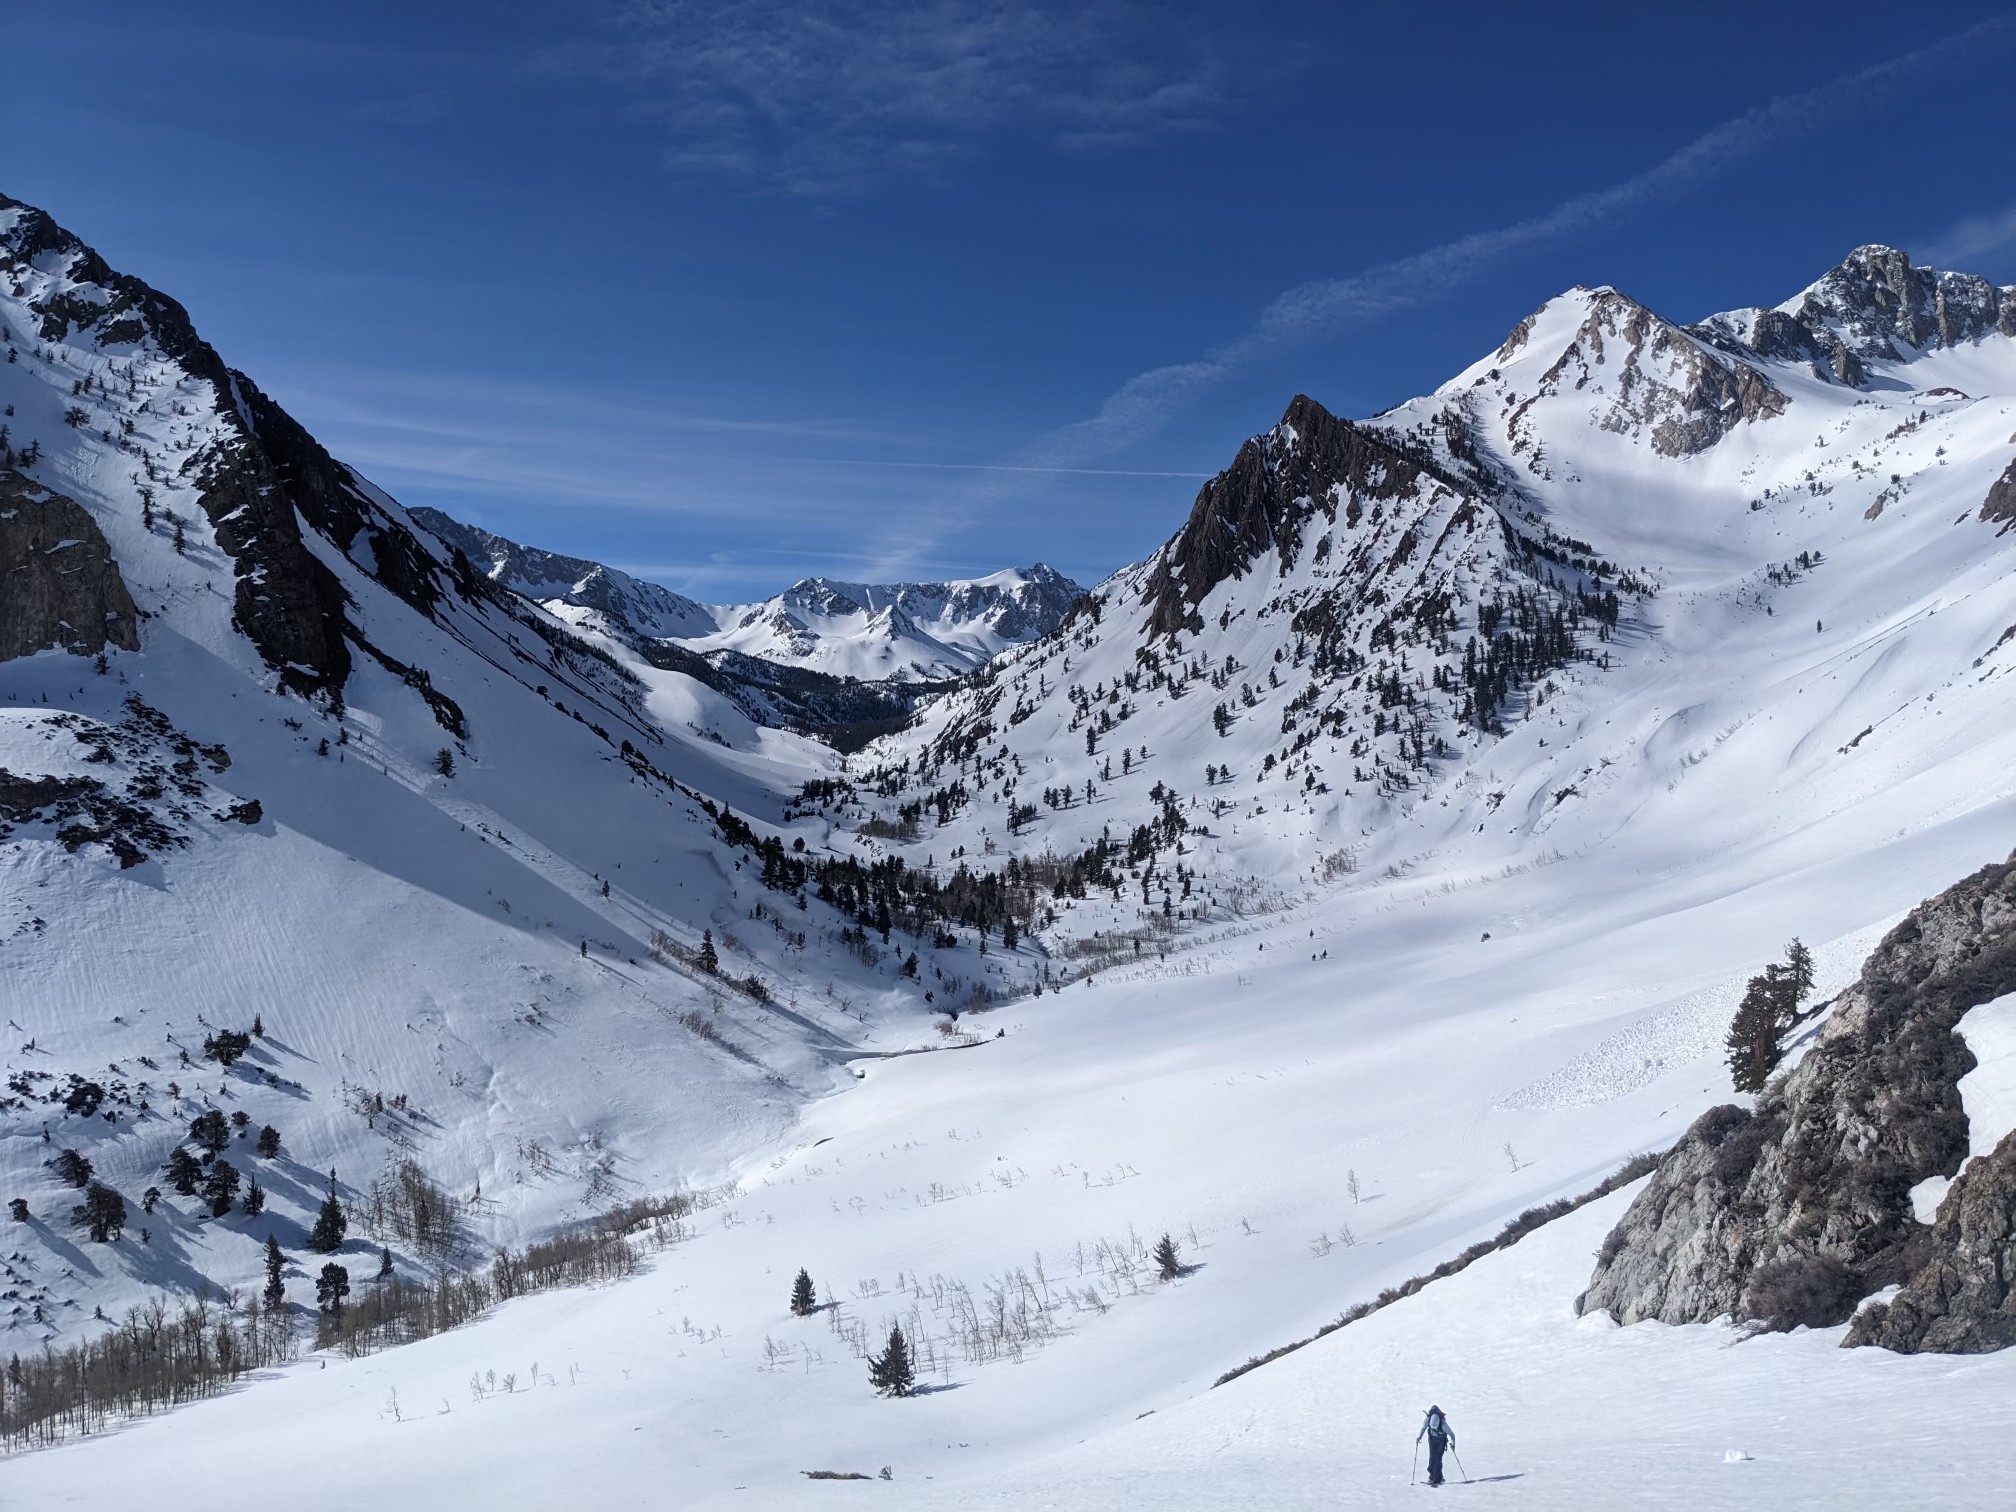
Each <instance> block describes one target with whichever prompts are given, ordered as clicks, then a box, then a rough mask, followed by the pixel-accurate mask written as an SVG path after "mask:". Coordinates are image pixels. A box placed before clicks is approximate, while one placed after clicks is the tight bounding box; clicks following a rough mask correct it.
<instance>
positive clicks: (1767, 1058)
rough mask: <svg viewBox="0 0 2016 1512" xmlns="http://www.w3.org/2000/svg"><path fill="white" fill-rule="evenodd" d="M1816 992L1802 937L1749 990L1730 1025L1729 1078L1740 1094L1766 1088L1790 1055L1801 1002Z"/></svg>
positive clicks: (1755, 977)
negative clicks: (1788, 1041)
mask: <svg viewBox="0 0 2016 1512" xmlns="http://www.w3.org/2000/svg"><path fill="white" fill-rule="evenodd" d="M1812 990H1813V952H1812V951H1810V950H1808V949H1807V948H1806V947H1805V946H1804V945H1803V944H1801V943H1800V942H1799V941H1798V939H1796V938H1795V939H1794V940H1793V941H1792V943H1791V944H1790V945H1788V946H1786V947H1785V960H1784V961H1783V962H1782V963H1780V962H1777V961H1773V962H1772V963H1771V964H1770V965H1769V966H1766V967H1765V968H1764V969H1763V970H1762V971H1761V972H1759V973H1758V974H1757V975H1756V976H1754V977H1752V978H1750V981H1749V983H1748V984H1747V986H1746V987H1745V988H1744V992H1743V1001H1742V1002H1741V1003H1740V1004H1738V1005H1737V1008H1736V1017H1735V1018H1734V1019H1733V1020H1731V1022H1730V1025H1729V1038H1728V1040H1727V1041H1726V1044H1727V1045H1728V1047H1729V1076H1730V1079H1731V1080H1732V1081H1733V1082H1734V1083H1735V1084H1736V1090H1737V1091H1739V1092H1761V1091H1763V1090H1764V1084H1765V1083H1766V1082H1767V1081H1769V1080H1770V1079H1771V1073H1772V1072H1773V1071H1775V1070H1777V1069H1778V1063H1779V1061H1781V1060H1782V1059H1783V1058H1784V1052H1783V1051H1782V1050H1781V1049H1780V1048H1779V1043H1780V1041H1782V1040H1783V1039H1784V1037H1785V1035H1786V1032H1787V1031H1788V1030H1790V1029H1791V1028H1792V1026H1793V1024H1794V1023H1795V1022H1797V1020H1798V1017H1799V1005H1800V1003H1801V1002H1803V1001H1804V1000H1805V998H1806V996H1807V994H1808V993H1810V992H1811V991H1812Z"/></svg>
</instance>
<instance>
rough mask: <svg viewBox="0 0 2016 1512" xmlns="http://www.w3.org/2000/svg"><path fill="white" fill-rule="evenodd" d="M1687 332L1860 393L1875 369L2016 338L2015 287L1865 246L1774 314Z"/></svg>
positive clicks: (1721, 318) (1720, 320) (1720, 318)
mask: <svg viewBox="0 0 2016 1512" xmlns="http://www.w3.org/2000/svg"><path fill="white" fill-rule="evenodd" d="M1689 330H1690V331H1691V332H1692V333H1693V334H1694V335H1696V336H1698V337H1700V338H1701V339H1703V340H1705V341H1709V342H1712V343H1713V344H1715V345H1717V346H1719V347H1722V348H1723V349H1724V350H1726V351H1734V352H1747V353H1750V354H1753V355H1755V356H1759V357H1768V358H1773V359H1776V360H1780V361H1787V360H1789V361H1803V362H1807V363H1810V364H1811V365H1812V368H1813V371H1814V373H1815V374H1817V375H1818V376H1819V377H1821V378H1824V379H1828V380H1831V381H1833V382H1836V383H1843V384H1847V385H1849V386H1850V387H1854V388H1860V387H1861V386H1862V385H1863V384H1865V383H1867V382H1868V379H1869V374H1868V366H1867V365H1868V364H1869V363H1871V362H1883V361H1896V360H1898V359H1900V358H1904V357H1907V356H1908V355H1910V353H1911V352H1914V351H1925V350H1928V349H1933V348H1938V347H1951V346H1958V345H1961V344H1962V343H1964V342H1970V341H1978V340H1980V339H1981V338H1983V337H1985V336H1991V335H1997V334H1999V335H2003V336H2016V288H1998V287H1996V286H1995V285H1994V284H1992V283H1990V282H1989V281H1988V280H1987V279H1985V278H1977V277H1976V276H1974V275H1973V274H1971V273H1945V272H1941V271H1939V270H1938V269H1935V268H1921V267H1918V266H1916V265H1915V264H1914V263H1913V262H1912V261H1911V258H1910V256H1909V254H1907V253H1904V252H1900V251H1899V250H1897V249H1896V248H1895V247H1883V246H1866V247H1857V248H1856V249H1855V250H1854V251H1853V252H1850V253H1849V254H1848V256H1847V257H1846V258H1844V259H1843V260H1842V261H1841V263H1840V265H1839V266H1837V267H1834V268H1830V269H1829V270H1828V271H1827V272H1826V273H1825V274H1823V275H1822V276H1821V277H1820V279H1819V280H1818V281H1817V282H1815V283H1814V284H1813V285H1812V286H1811V287H1809V288H1808V289H1806V290H1805V291H1804V292H1803V293H1802V294H1800V296H1799V297H1798V298H1797V299H1796V300H1794V301H1791V302H1790V303H1789V305H1788V306H1786V307H1783V308H1780V309H1776V310H1744V311H1736V312H1732V313H1730V314H1726V315H1717V316H1712V317H1710V318H1709V319H1708V320H1706V321H1703V322H1702V323H1701V324H1700V325H1698V326H1692V327H1689Z"/></svg>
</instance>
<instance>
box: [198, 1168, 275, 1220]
mask: <svg viewBox="0 0 2016 1512" xmlns="http://www.w3.org/2000/svg"><path fill="white" fill-rule="evenodd" d="M203 1196H204V1197H205V1199H206V1200H208V1202H209V1204H210V1216H211V1217H212V1218H222V1217H223V1216H224V1215H225V1214H226V1213H228V1212H230V1211H231V1203H232V1201H233V1200H234V1199H235V1198H236V1197H237V1196H238V1168H237V1167H236V1166H234V1165H232V1164H231V1162H230V1161H228V1160H220V1161H218V1162H216V1163H215V1164H214V1165H212V1166H211V1167H210V1174H209V1175H208V1176H206V1177H204V1178H203ZM260 1204H261V1206H264V1204H265V1199H264V1197H263V1196H262V1197H261V1199H260Z"/></svg>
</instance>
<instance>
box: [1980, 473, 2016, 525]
mask: <svg viewBox="0 0 2016 1512" xmlns="http://www.w3.org/2000/svg"><path fill="white" fill-rule="evenodd" d="M1981 518H1982V519H1984V520H1987V521H1988V522H1989V523H1990V524H2004V525H2007V524H2010V523H2012V522H2016V462H2011V463H2010V464H2009V466H2008V467H2007V468H2005V469H2004V470H2003V473H2002V476H2001V477H1999V478H1997V479H1996V480H1995V483H1994V486H1993V487H1991V488H1990V489H1989V490H1988V497H1987V498H1986V499H1985V500H1983V501H1982V504H1981Z"/></svg>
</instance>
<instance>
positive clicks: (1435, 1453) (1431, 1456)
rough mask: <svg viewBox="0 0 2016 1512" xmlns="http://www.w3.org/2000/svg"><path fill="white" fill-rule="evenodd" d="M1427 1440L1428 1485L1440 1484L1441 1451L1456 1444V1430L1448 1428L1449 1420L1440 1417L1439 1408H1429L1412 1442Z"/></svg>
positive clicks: (1440, 1411) (1440, 1410) (1417, 1442)
mask: <svg viewBox="0 0 2016 1512" xmlns="http://www.w3.org/2000/svg"><path fill="white" fill-rule="evenodd" d="M1424 1438H1425V1439H1427V1440H1428V1484H1429V1485H1431V1486H1439V1485H1441V1484H1442V1451H1443V1450H1444V1449H1448V1448H1451V1447H1453V1446H1454V1445H1455V1443H1456V1430H1455V1429H1454V1428H1451V1427H1450V1426H1449V1419H1447V1418H1446V1417H1444V1416H1442V1409H1441V1408H1440V1407H1430V1408H1429V1409H1428V1416H1427V1417H1426V1418H1424V1419H1423V1420H1422V1423H1421V1431H1420V1432H1419V1433H1417V1434H1415V1435H1414V1442H1415V1443H1416V1444H1419V1443H1420V1442H1421V1440H1422V1439H1424Z"/></svg>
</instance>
